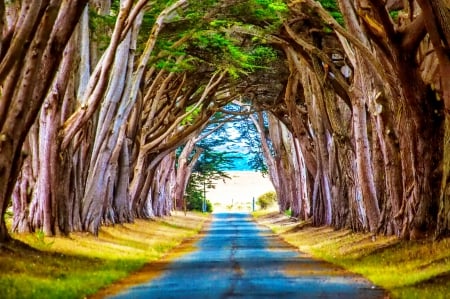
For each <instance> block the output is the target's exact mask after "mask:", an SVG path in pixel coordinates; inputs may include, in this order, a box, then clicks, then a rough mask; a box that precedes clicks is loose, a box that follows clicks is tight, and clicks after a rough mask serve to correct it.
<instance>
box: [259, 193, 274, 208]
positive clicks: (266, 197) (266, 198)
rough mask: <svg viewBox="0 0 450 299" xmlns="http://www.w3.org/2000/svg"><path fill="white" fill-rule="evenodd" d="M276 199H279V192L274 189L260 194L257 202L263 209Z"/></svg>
mask: <svg viewBox="0 0 450 299" xmlns="http://www.w3.org/2000/svg"><path fill="white" fill-rule="evenodd" d="M276 200H277V194H276V193H275V192H274V191H269V192H266V193H264V194H262V195H260V196H259V197H258V199H257V201H256V203H257V204H258V206H259V207H260V208H261V209H262V210H265V209H267V208H268V207H269V206H270V205H271V204H272V203H274V202H275V201H276Z"/></svg>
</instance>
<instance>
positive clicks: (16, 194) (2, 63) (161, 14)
mask: <svg viewBox="0 0 450 299" xmlns="http://www.w3.org/2000/svg"><path fill="white" fill-rule="evenodd" d="M87 2H88V1H87V0H84V1H83V0H74V1H50V2H49V1H29V2H28V1H13V2H8V1H0V15H1V18H2V22H1V23H0V24H1V29H2V30H1V34H2V35H1V36H2V37H1V48H0V80H1V102H0V130H1V132H0V214H1V224H0V241H2V242H4V241H7V240H9V233H8V227H7V225H6V219H10V214H11V215H12V216H11V218H12V219H11V221H12V224H11V226H10V228H11V229H12V230H14V231H17V232H27V231H34V230H43V231H44V232H45V233H46V234H48V235H52V234H58V233H63V234H66V233H69V232H72V231H89V232H92V233H97V232H98V230H99V228H100V227H101V225H108V224H114V223H123V222H129V221H133V219H135V218H150V217H157V216H162V215H167V214H169V213H170V212H171V211H172V210H173V209H175V208H177V207H179V206H180V202H181V201H182V197H183V194H184V192H185V189H186V186H187V183H188V180H189V177H190V175H191V173H192V167H193V165H194V164H195V162H196V160H197V159H198V158H199V157H200V155H201V154H202V149H201V148H200V147H198V146H196V144H197V143H198V142H199V141H200V140H201V139H202V138H204V137H205V136H206V135H208V134H210V133H211V132H213V131H214V130H217V129H218V128H219V127H220V123H223V122H227V121H230V120H232V119H233V118H235V117H237V116H242V115H245V116H246V117H247V118H248V119H249V120H250V121H251V122H252V123H253V125H254V127H255V128H256V130H257V132H258V133H259V134H260V139H261V150H262V152H263V154H264V158H265V163H266V165H267V169H268V172H269V175H270V178H271V180H272V182H273V185H274V187H275V189H276V192H277V194H278V204H279V208H280V211H283V210H286V209H291V210H292V212H293V214H294V216H296V217H298V218H299V219H300V220H311V221H312V223H313V225H332V226H334V227H336V228H352V229H353V230H358V231H370V232H372V233H384V234H392V235H397V236H399V237H403V238H411V239H415V238H422V237H425V236H427V235H430V234H434V235H435V236H436V237H438V238H439V237H443V236H446V235H448V233H449V232H450V191H449V190H450V182H449V171H450V151H449V150H450V144H449V140H450V122H449V113H448V111H449V110H450V78H449V76H450V54H449V45H450V28H449V24H450V22H449V20H450V12H449V10H448V9H446V7H445V5H446V4H445V3H446V2H445V1H442V0H432V1H425V0H418V1H417V2H409V4H410V5H409V6H407V7H405V6H404V5H403V3H404V2H403V1H395V0H393V1H386V2H385V1H381V0H369V1H360V0H354V1H350V0H337V1H333V0H322V1H314V0H303V1H296V0H291V1H276V0H273V1H268V0H267V1H262V0H248V1H238V0H221V1H187V0H178V1H169V4H167V1H152V2H150V1H144V0H139V1H129V0H121V1H107V0H93V1H89V3H87ZM198 2H200V3H198ZM230 103H233V104H234V105H236V106H235V107H239V108H238V109H234V110H232V111H230V110H229V109H227V107H229V106H227V105H229V104H230ZM180 148H181V149H182V151H181V152H180V153H179V155H176V151H177V149H180Z"/></svg>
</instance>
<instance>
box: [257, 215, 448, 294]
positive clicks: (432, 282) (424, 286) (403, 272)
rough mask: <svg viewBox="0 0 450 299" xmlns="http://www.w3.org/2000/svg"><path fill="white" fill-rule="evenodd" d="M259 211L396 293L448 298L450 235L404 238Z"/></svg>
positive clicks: (286, 233)
mask: <svg viewBox="0 0 450 299" xmlns="http://www.w3.org/2000/svg"><path fill="white" fill-rule="evenodd" d="M254 217H255V218H256V219H257V221H258V222H259V223H260V224H263V225H266V226H268V227H269V228H271V229H272V230H273V231H274V232H275V233H277V234H278V235H280V236H281V237H282V238H283V239H284V240H285V241H286V242H288V243H290V244H292V245H293V246H295V247H297V248H298V249H299V250H300V251H302V252H305V253H307V254H310V255H311V256H313V257H315V258H318V259H322V260H325V261H327V262H331V263H333V264H335V265H338V266H341V267H343V268H345V269H347V270H350V271H351V272H354V273H359V274H361V275H363V276H364V277H366V278H368V279H369V280H370V281H372V282H373V283H374V284H375V285H378V286H380V287H382V288H384V289H386V290H387V291H388V292H389V293H390V296H391V297H392V298H408V299H410V298H433V299H434V298H448V294H449V293H450V238H446V239H444V240H442V241H439V242H433V241H432V240H423V241H402V240H399V239H398V238H396V237H384V236H377V237H372V236H371V235H368V234H362V233H353V232H351V231H349V230H334V229H332V228H330V227H312V226H311V225H310V224H309V223H305V222H296V221H293V220H291V219H290V218H288V217H286V216H285V215H280V214H279V213H277V212H258V213H257V214H256V215H254Z"/></svg>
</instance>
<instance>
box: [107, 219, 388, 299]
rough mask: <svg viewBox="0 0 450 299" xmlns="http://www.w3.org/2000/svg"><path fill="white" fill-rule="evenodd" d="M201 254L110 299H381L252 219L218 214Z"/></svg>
mask: <svg viewBox="0 0 450 299" xmlns="http://www.w3.org/2000/svg"><path fill="white" fill-rule="evenodd" d="M197 247H198V250H197V251H195V252H193V253H191V254H188V255H186V256H184V257H181V258H179V259H178V260H176V261H175V262H173V263H172V264H170V265H169V266H168V269H167V270H166V271H165V272H164V274H163V275H162V276H160V277H159V278H156V279H154V280H151V281H149V282H148V283H145V284H141V285H138V286H135V287H132V288H130V289H127V290H125V291H124V292H122V293H120V294H118V295H116V296H115V297H112V298H177V299H179V298H199V299H200V298H277V299H280V298H364V299H367V298H383V297H384V292H383V290H381V289H378V288H375V287H374V286H373V285H371V284H370V282H367V281H365V280H364V279H362V278H360V277H358V276H354V275H351V274H346V273H343V272H342V271H338V270H336V268H333V267H331V266H329V265H328V264H326V263H323V262H320V261H315V260H312V259H310V258H308V257H307V256H306V255H304V254H302V253H300V252H298V251H296V250H295V249H294V248H293V247H291V246H289V245H287V244H286V243H284V242H283V241H281V240H280V239H279V238H278V237H277V236H275V235H274V234H273V233H271V232H270V231H269V230H268V229H264V228H261V227H260V226H258V225H257V224H255V223H254V222H252V221H251V218H250V216H249V215H248V214H244V213H221V214H215V215H214V220H213V222H212V224H211V226H210V227H209V230H208V232H207V234H206V236H205V237H204V238H203V239H202V240H201V241H199V243H198V244H197Z"/></svg>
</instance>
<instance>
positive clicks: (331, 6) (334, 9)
mask: <svg viewBox="0 0 450 299" xmlns="http://www.w3.org/2000/svg"><path fill="white" fill-rule="evenodd" d="M319 2H320V4H322V6H323V8H325V9H326V10H327V11H328V12H329V13H330V15H331V16H332V17H333V18H334V19H335V20H336V21H337V22H338V23H339V24H341V25H344V18H343V17H342V13H341V11H340V9H339V5H338V4H337V3H336V0H319Z"/></svg>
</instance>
